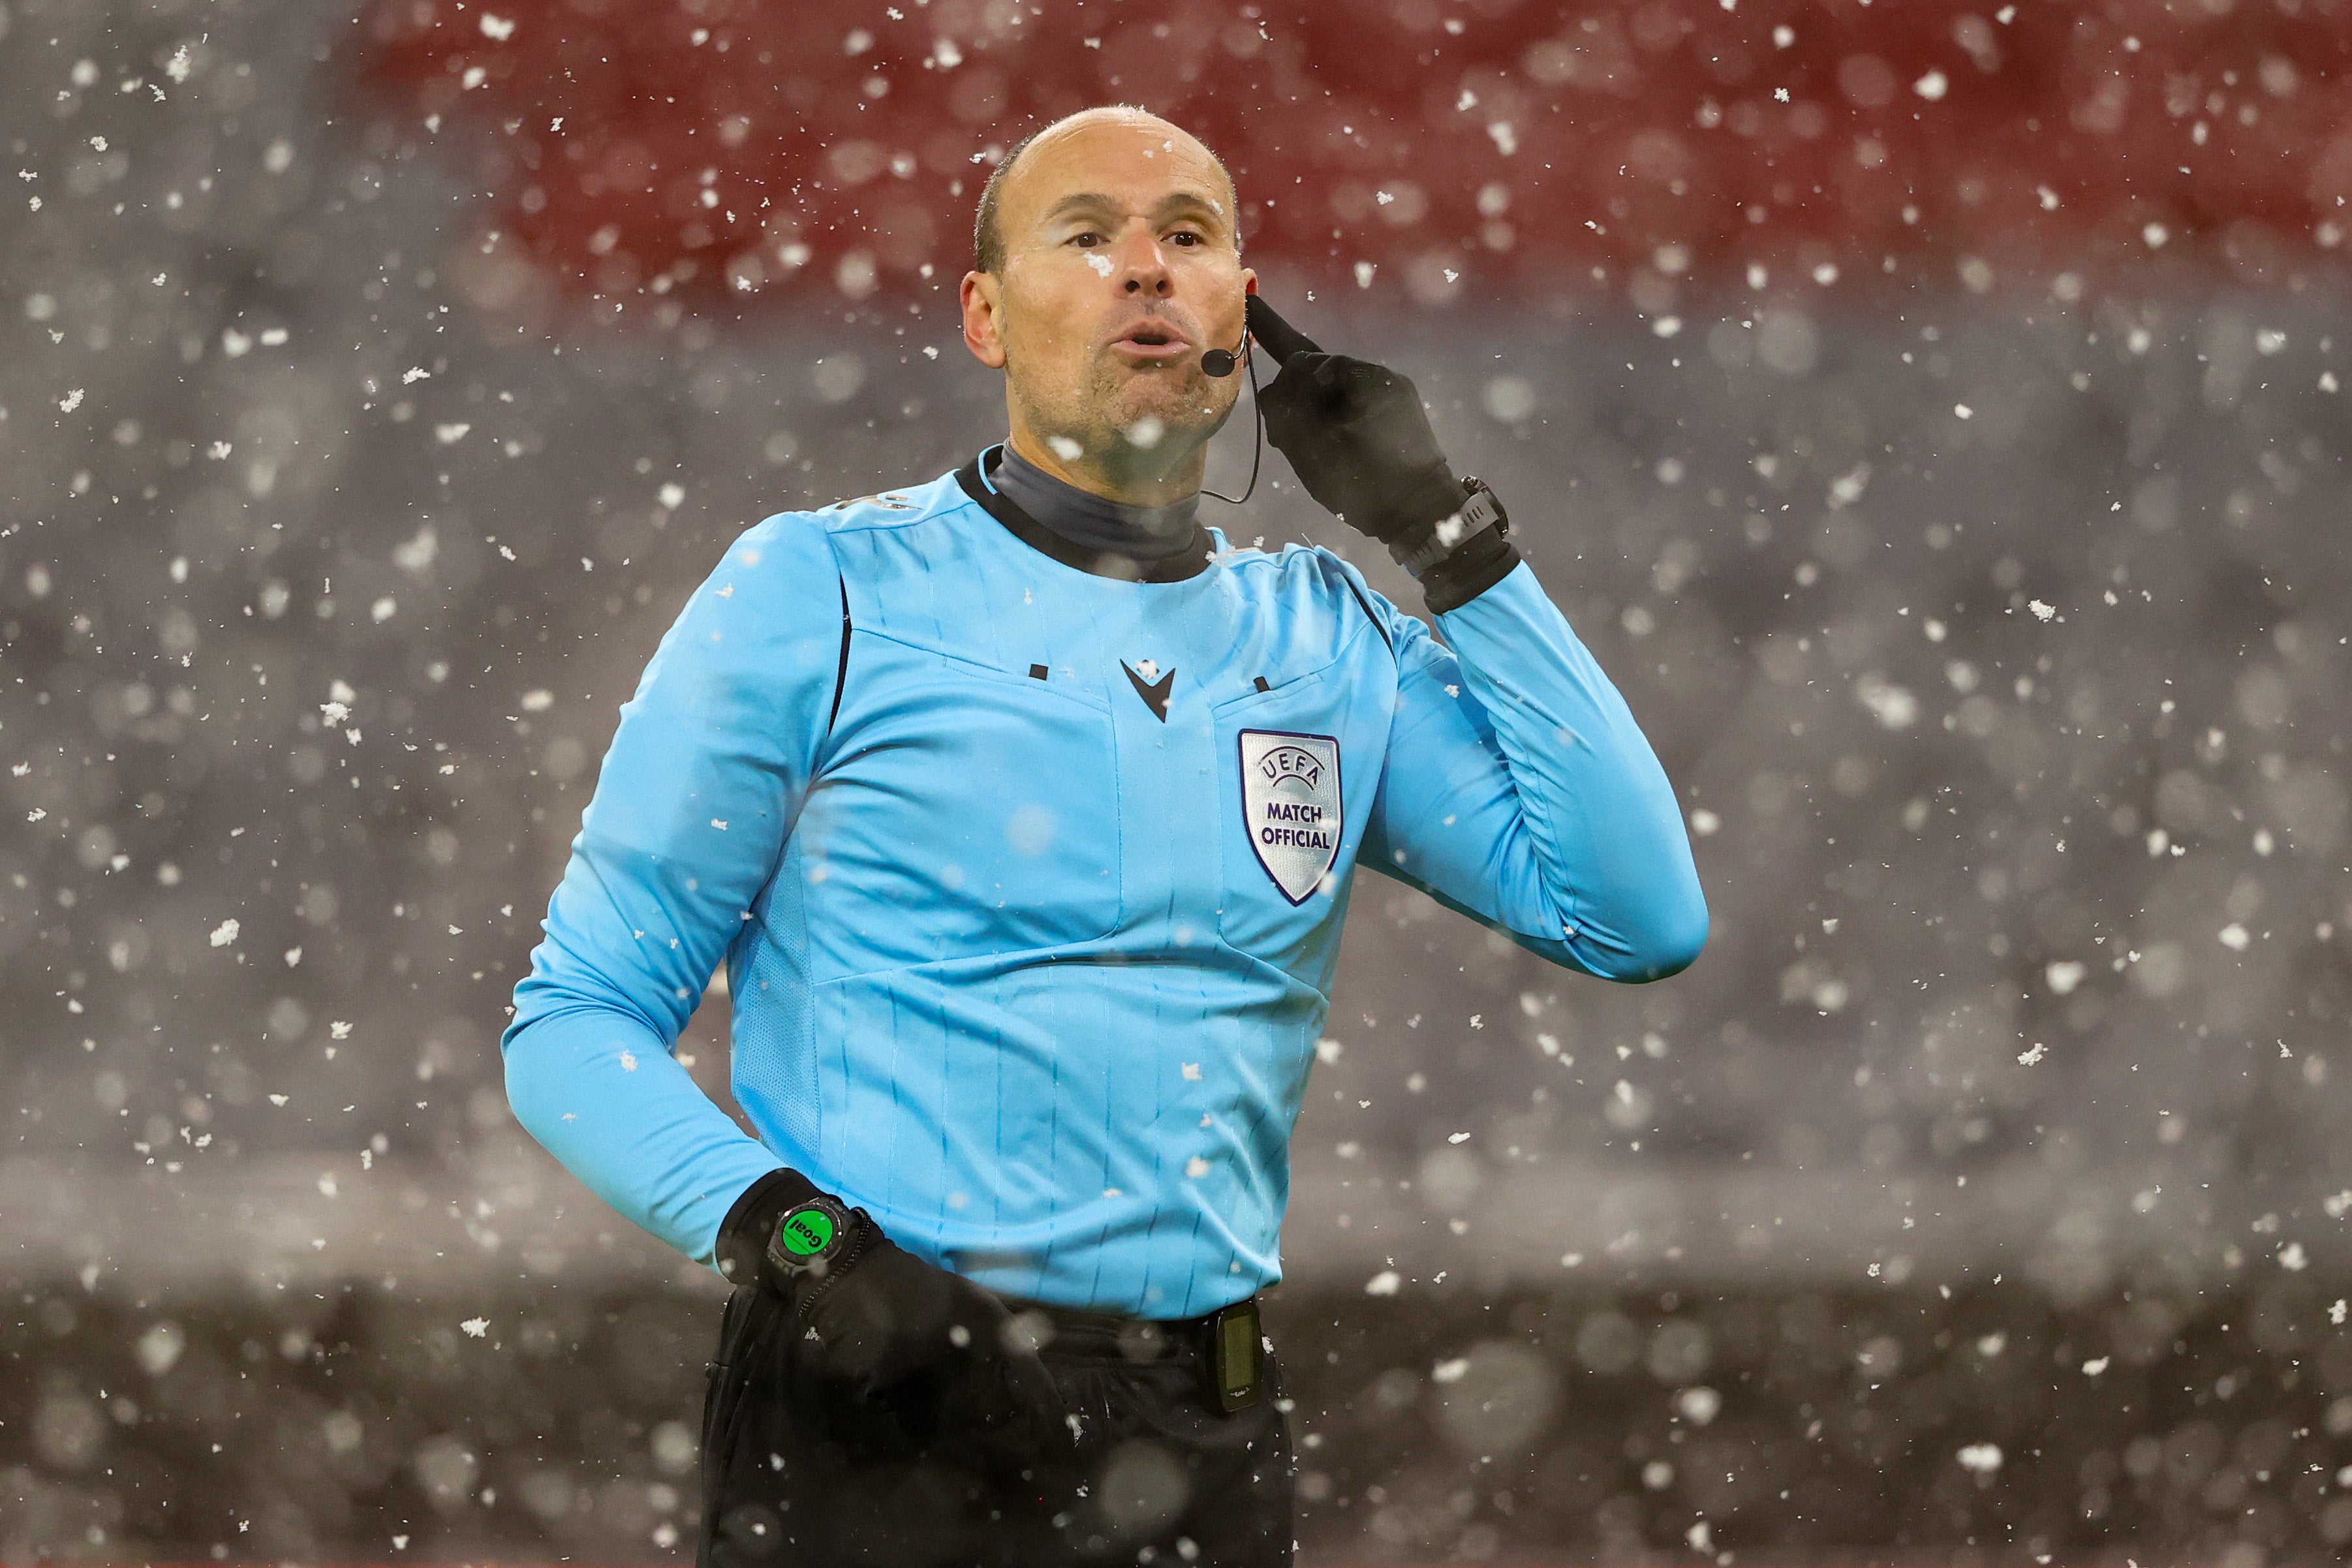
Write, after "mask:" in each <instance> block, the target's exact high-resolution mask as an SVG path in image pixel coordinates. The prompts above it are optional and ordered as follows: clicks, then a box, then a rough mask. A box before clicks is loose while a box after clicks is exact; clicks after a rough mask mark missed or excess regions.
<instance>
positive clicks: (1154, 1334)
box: [1004, 1295, 1265, 1415]
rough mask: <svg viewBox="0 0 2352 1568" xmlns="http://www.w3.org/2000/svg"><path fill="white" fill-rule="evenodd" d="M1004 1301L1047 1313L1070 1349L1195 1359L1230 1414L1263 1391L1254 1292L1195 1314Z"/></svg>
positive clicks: (1057, 1337) (1056, 1339)
mask: <svg viewBox="0 0 2352 1568" xmlns="http://www.w3.org/2000/svg"><path fill="white" fill-rule="evenodd" d="M1004 1304H1005V1305H1006V1306H1007V1307H1009V1308H1011V1309H1012V1310H1013V1312H1034V1313H1036V1314H1037V1315H1039V1316H1040V1317H1042V1318H1044V1319H1045V1322H1047V1323H1049V1324H1050V1325H1052V1328H1053V1331H1054V1336H1053V1342H1052V1343H1060V1344H1061V1345H1062V1346H1063V1348H1064V1351H1065V1353H1067V1352H1069V1351H1071V1350H1078V1351H1081V1352H1082V1353H1083V1351H1085V1350H1087V1349H1092V1350H1094V1351H1096V1352H1097V1353H1100V1354H1106V1355H1108V1354H1114V1353H1115V1354H1119V1355H1122V1356H1124V1357H1126V1358H1127V1359H1128V1360H1130V1361H1157V1360H1160V1359H1162V1358H1164V1357H1167V1356H1171V1355H1174V1356H1182V1357H1187V1358H1191V1359H1193V1360H1195V1361H1197V1362H1198V1364H1200V1365H1201V1367H1202V1370H1203V1372H1204V1373H1205V1375H1206V1376H1205V1381H1206V1383H1207V1385H1208V1388H1209V1392H1210V1395H1211V1396H1212V1397H1213V1398H1214V1399H1215V1400H1216V1402H1217V1407H1218V1408H1219V1409H1221V1410H1223V1411H1224V1412H1225V1413H1227V1414H1228V1415H1230V1414H1232V1413H1233V1412H1234V1411H1236V1410H1245V1409H1247V1408H1249V1407H1250V1406H1253V1405H1255V1404H1256V1403H1257V1402H1258V1401H1259V1400H1260V1399H1261V1398H1263V1397H1265V1329H1264V1327H1263V1325H1262V1324H1261V1323H1260V1322H1259V1320H1258V1310H1257V1298H1256V1297H1255V1296H1254V1295H1253V1296H1248V1297H1245V1298H1244V1299H1243V1300H1241V1301H1235V1302H1234V1303H1233V1304H1232V1305H1231V1306H1225V1307H1219V1308H1218V1309H1217V1310H1216V1311H1215V1312H1203V1313H1202V1314H1201V1315H1200V1316H1199V1317H1197V1318H1129V1317H1121V1316H1119V1315H1118V1314H1117V1313H1115V1312H1083V1311H1081V1310H1079V1309H1077V1308H1075V1307H1060V1306H1055V1305H1054V1304H1053V1303H1052V1302H1050V1301H1023V1300H1021V1299H1019V1298H1017V1297H1009V1296H1008V1297H1006V1298H1005V1299H1004Z"/></svg>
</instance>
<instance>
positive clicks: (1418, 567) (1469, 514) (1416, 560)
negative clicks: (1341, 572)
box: [1389, 477, 1510, 580]
mask: <svg viewBox="0 0 2352 1568" xmlns="http://www.w3.org/2000/svg"><path fill="white" fill-rule="evenodd" d="M1462 490H1463V501H1462V505H1461V507H1460V508H1459V509H1457V510H1456V511H1454V512H1453V513H1451V514H1450V515H1448V516H1446V517H1440V518H1439V519H1438V520H1437V521H1436V522H1434V523H1432V524H1430V525H1429V526H1428V527H1427V528H1421V529H1416V530H1415V531H1414V532H1413V533H1412V534H1410V535H1407V536H1405V537H1403V538H1399V539H1397V540H1396V541H1395V542H1394V543H1392V544H1391V545H1390V546H1389V554H1390V555H1391V556H1392V557H1394V558H1395V559H1396V562H1397V564H1398V565H1399V566H1402V567H1403V568H1404V569H1405V570H1406V571H1407V572H1409V573H1411V574H1412V577H1413V578H1414V579H1415V580H1419V579H1420V578H1421V577H1422V575H1423V573H1425V572H1426V571H1428V570H1429V569H1430V568H1432V567H1433V566H1435V565H1436V564H1437V563H1438V562H1439V561H1442V560H1444V559H1445V558H1446V557H1447V556H1449V555H1452V554H1453V553H1454V551H1455V550H1457V549H1461V548H1462V547H1463V546H1464V545H1465V544H1466V543H1467V542H1469V541H1470V540H1471V539H1473V538H1475V537H1476V536H1477V535H1479V534H1481V533H1484V532H1486V530H1487V529H1489V528H1492V529H1494V530H1495V531H1496V535H1497V536H1498V537H1507V536H1508V534H1509V531H1510V519H1509V517H1508V516H1507V514H1506V513H1505V512H1504V510H1503V504H1502V502H1500V501H1498V500H1496V498H1495V492H1494V491H1492V490H1490V489H1488V488H1487V487H1486V482H1485V481H1484V480H1482V479H1478V478H1475V477H1467V478H1465V479H1464V480H1463V481H1462Z"/></svg>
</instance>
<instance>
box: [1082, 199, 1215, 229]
mask: <svg viewBox="0 0 2352 1568" xmlns="http://www.w3.org/2000/svg"><path fill="white" fill-rule="evenodd" d="M1124 210H1125V209H1124V208H1123V207H1122V206H1121V205H1120V204H1119V203H1118V201H1117V200H1116V199H1115V198H1113V197H1110V196H1107V195H1104V194H1103V193H1100V192H1098V191H1080V192H1078V193H1076V194H1073V195H1067V196H1064V197H1063V198H1062V199H1061V200H1060V201H1058V202H1055V204H1053V205H1052V206H1051V207H1048V208H1047V209H1046V210H1045V221H1046V222H1047V223H1049V224H1050V223H1055V222H1057V221H1059V220H1060V219H1063V218H1066V217H1071V216H1075V215H1076V214H1083V213H1117V212H1122V211H1124ZM1156 211H1157V214H1158V215H1160V216H1161V217H1166V216H1168V215H1170V214H1174V213H1180V212H1198V213H1205V214H1209V215H1210V216H1211V217H1213V218H1216V219H1223V217H1224V216H1225V213H1224V209H1223V207H1221V206H1219V205H1218V204H1217V203H1216V202H1215V201H1214V200H1213V198H1211V197H1209V196H1205V195H1202V193H1199V192H1197V191H1175V192H1171V193H1169V194H1168V195H1165V196H1162V197H1161V198H1160V204H1159V206H1158V208H1157V209H1156Z"/></svg>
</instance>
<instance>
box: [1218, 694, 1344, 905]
mask: <svg viewBox="0 0 2352 1568" xmlns="http://www.w3.org/2000/svg"><path fill="white" fill-rule="evenodd" d="M1241 753H1242V755H1241V765H1242V825H1243V828H1244V831H1247V832H1248V834H1249V841H1250V849H1251V851H1252V852H1255V854H1256V856H1257V863H1258V864H1259V865H1261V866H1264V867H1265V874H1266V875H1267V876H1269V877H1272V878H1273V879H1274V885H1275V886H1276V887H1278V888H1280V889H1281V890H1282V896H1283V897H1285V898H1286V899H1288V900H1290V902H1291V903H1293V904H1304V903H1306V902H1307V894H1311V893H1313V892H1314V891H1315V890H1316V888H1317V887H1318V886H1319V885H1320V884H1321V883H1322V881H1323V873H1325V872H1327V871H1329V870H1330V869H1331V862H1333V861H1334V860H1337V859H1338V858H1339V830H1340V825H1341V822H1342V821H1343V818H1342V816H1341V812H1340V806H1339V741H1338V740H1337V739H1336V738H1335V737H1331V736H1328V735H1290V734H1286V733H1284V732H1282V731H1280V730H1269V729H1245V730H1244V731H1242V734H1241Z"/></svg>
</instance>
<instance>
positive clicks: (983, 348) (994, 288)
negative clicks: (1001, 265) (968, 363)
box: [958, 272, 1004, 371]
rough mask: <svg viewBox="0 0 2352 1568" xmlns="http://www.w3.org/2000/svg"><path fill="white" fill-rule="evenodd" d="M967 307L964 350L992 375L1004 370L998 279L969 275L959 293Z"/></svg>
mask: <svg viewBox="0 0 2352 1568" xmlns="http://www.w3.org/2000/svg"><path fill="white" fill-rule="evenodd" d="M958 298H959V299H960V300H961V303H962V305H963V346H964V347H965V348H967V349H970V350H971V357H972V358H973V359H975V360H978V361H980V362H981V363H982V364H983V365H986V366H987V367H988V368H989V369H990V370H992V371H1001V370H1003V368H1004V337H1003V332H1002V331H1001V330H1000V327H1001V324H1002V322H1003V289H1002V286H1001V285H1000V284H999V283H998V282H997V280H996V278H995V277H992V276H991V275H990V274H988V273H985V272H967V273H965V274H964V275H963V285H962V287H961V289H959V290H958Z"/></svg>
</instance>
